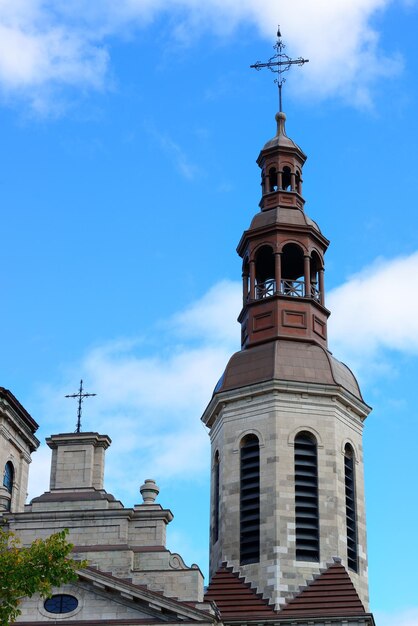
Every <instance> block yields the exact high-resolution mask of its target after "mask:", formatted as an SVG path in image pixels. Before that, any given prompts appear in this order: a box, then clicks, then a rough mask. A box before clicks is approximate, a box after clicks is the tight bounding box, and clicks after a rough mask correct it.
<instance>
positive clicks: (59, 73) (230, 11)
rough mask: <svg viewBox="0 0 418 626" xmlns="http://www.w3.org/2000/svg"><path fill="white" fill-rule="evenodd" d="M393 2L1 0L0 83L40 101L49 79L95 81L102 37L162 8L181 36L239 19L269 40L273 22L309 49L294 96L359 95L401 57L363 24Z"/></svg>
mask: <svg viewBox="0 0 418 626" xmlns="http://www.w3.org/2000/svg"><path fill="white" fill-rule="evenodd" d="M393 2H394V0H338V2H329V0H317V1H316V2H312V1H311V0H293V2H291V3H289V2H287V3H284V2H278V1H277V0H263V1H262V2H260V0H241V1H238V0H222V1H221V0H207V1H206V2H200V1H199V0H171V2H169V3H167V2H163V0H152V1H151V0H119V1H118V2H114V1H113V0H102V1H100V2H99V1H98V0H73V1H72V2H70V3H68V2H65V1H64V0H55V1H52V0H14V1H13V2H9V1H8V0H0V86H1V88H2V91H3V94H5V95H13V94H24V95H25V96H26V97H27V98H29V100H30V101H31V103H32V106H34V107H36V106H38V107H39V106H40V104H39V103H43V104H45V103H44V100H45V98H46V97H47V95H48V91H49V90H51V89H53V88H56V87H62V86H73V87H78V88H80V87H81V88H84V87H86V86H88V87H90V88H95V89H97V88H102V87H103V86H104V85H105V84H106V81H107V80H108V72H109V50H110V42H111V39H112V38H122V39H123V38H127V37H133V36H140V35H139V34H140V29H141V28H144V27H146V26H147V25H148V24H149V23H150V22H151V21H152V20H155V19H156V18H157V17H159V16H160V15H164V16H166V17H169V18H170V33H171V37H172V38H174V39H177V40H178V41H181V42H182V43H183V44H184V43H186V44H190V43H191V42H193V41H194V40H195V39H197V38H198V37H199V36H200V35H201V34H202V33H203V32H212V33H215V34H216V35H217V36H219V37H231V35H232V34H233V32H234V30H236V29H237V27H239V26H240V25H243V24H246V25H252V26H253V27H254V28H256V29H257V30H258V32H259V33H260V35H261V36H263V37H265V39H266V42H267V41H272V40H273V35H274V30H273V29H274V28H275V25H276V24H277V23H278V22H281V24H282V27H283V32H284V34H285V37H286V41H287V42H288V44H289V53H290V54H291V55H292V56H298V55H304V56H305V57H310V63H309V65H308V66H307V67H306V68H305V69H304V73H303V75H304V79H303V81H293V86H294V88H295V89H298V90H299V92H300V95H301V96H308V95H309V97H312V96H315V97H316V98H324V97H328V96H339V97H341V96H342V97H344V98H350V99H351V100H352V101H355V102H357V103H359V104H367V103H368V102H369V100H370V86H371V85H372V84H373V82H374V81H375V80H376V79H379V78H382V77H385V76H388V75H391V74H393V73H395V72H398V71H399V70H400V68H401V65H402V64H401V61H400V59H399V57H398V56H397V55H396V51H392V52H387V53H383V50H382V46H381V44H380V41H379V33H378V31H377V29H376V28H375V27H373V26H372V25H371V21H372V19H373V18H374V17H375V16H376V15H377V14H378V13H381V12H382V11H384V10H385V9H386V8H387V7H388V6H389V5H390V4H393ZM399 4H400V6H401V7H403V8H405V6H406V5H405V3H402V2H401V3H399ZM168 39H169V38H168ZM172 43H173V39H171V41H169V40H168V42H167V45H172ZM108 48H109V50H108ZM266 52H267V53H268V52H269V49H266ZM260 57H263V51H262V50H261V49H260ZM45 94H46V95H45Z"/></svg>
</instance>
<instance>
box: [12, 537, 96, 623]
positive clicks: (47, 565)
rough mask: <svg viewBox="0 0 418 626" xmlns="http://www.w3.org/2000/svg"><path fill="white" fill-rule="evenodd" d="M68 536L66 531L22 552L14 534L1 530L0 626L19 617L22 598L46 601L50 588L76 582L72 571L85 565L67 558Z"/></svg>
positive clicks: (69, 545)
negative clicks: (36, 595) (37, 598)
mask: <svg viewBox="0 0 418 626" xmlns="http://www.w3.org/2000/svg"><path fill="white" fill-rule="evenodd" d="M67 535H68V530H67V529H65V530H63V531H61V532H58V533H54V534H53V535H51V536H50V537H48V538H47V539H36V540H35V541H34V542H33V543H32V544H31V545H30V546H29V547H26V548H25V547H22V545H21V542H20V540H19V538H18V537H17V536H16V535H15V534H14V533H12V532H10V531H3V530H1V529H0V626H8V625H9V624H10V623H11V622H13V621H14V620H15V619H16V618H17V617H18V615H20V613H21V611H20V609H19V603H20V601H21V599H22V598H24V597H31V596H33V594H35V593H39V594H40V595H41V596H42V597H44V598H45V597H48V596H50V595H51V592H52V587H59V586H60V585H63V584H65V583H68V582H71V581H73V580H76V579H77V575H76V572H75V570H76V569H80V567H84V566H85V563H84V562H80V561H75V560H74V559H71V558H69V554H70V552H71V550H72V548H73V546H72V544H71V543H69V542H68V541H67Z"/></svg>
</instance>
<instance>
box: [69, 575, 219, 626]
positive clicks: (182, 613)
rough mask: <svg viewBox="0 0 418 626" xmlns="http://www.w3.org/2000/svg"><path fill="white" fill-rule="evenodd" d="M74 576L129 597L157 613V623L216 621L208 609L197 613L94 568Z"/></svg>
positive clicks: (186, 604) (191, 607) (190, 605)
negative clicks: (158, 620)
mask: <svg viewBox="0 0 418 626" xmlns="http://www.w3.org/2000/svg"><path fill="white" fill-rule="evenodd" d="M77 573H78V576H79V580H80V581H86V582H89V583H93V585H95V586H96V587H99V588H102V589H106V591H112V592H114V593H119V594H121V596H122V597H125V598H128V597H129V598H131V599H132V600H134V601H135V602H136V603H137V605H138V607H141V609H142V610H145V612H151V613H156V616H157V619H158V618H160V619H161V617H162V616H164V617H163V618H162V619H161V621H173V620H174V621H177V620H181V621H184V622H189V621H190V622H206V623H207V622H214V621H216V618H215V616H214V615H213V614H211V613H210V612H209V611H210V607H209V606H208V607H207V609H208V611H206V610H202V609H197V608H196V607H195V606H194V605H195V603H192V602H182V601H180V600H178V599H177V598H172V597H168V596H166V595H164V594H163V593H159V592H157V591H151V590H150V589H148V588H147V586H146V585H136V584H134V583H132V581H131V579H123V578H117V577H115V576H112V574H109V573H107V572H102V571H100V570H98V569H96V568H94V567H86V568H85V569H82V570H79V571H78V572H77ZM205 608H206V607H205Z"/></svg>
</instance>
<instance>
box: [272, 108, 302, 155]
mask: <svg viewBox="0 0 418 626" xmlns="http://www.w3.org/2000/svg"><path fill="white" fill-rule="evenodd" d="M276 122H277V133H276V136H275V137H273V139H270V141H268V142H267V143H266V144H265V145H264V147H263V149H262V152H264V150H271V149H272V148H279V147H280V148H291V149H293V150H297V151H298V152H300V153H301V154H302V155H303V157H304V158H305V159H306V155H305V153H304V152H303V150H302V149H301V148H300V146H298V144H297V143H295V142H294V141H293V139H290V137H288V136H287V135H286V126H285V123H286V115H285V114H284V113H283V111H280V112H279V113H276Z"/></svg>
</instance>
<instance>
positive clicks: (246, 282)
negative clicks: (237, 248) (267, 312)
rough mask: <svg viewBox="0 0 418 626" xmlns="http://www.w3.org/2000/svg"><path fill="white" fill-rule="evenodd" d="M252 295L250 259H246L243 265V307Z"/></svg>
mask: <svg viewBox="0 0 418 626" xmlns="http://www.w3.org/2000/svg"><path fill="white" fill-rule="evenodd" d="M249 295H250V264H249V262H248V258H247V257H246V258H245V259H244V261H243V263H242V300H243V305H245V303H246V302H247V300H248V297H249Z"/></svg>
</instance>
